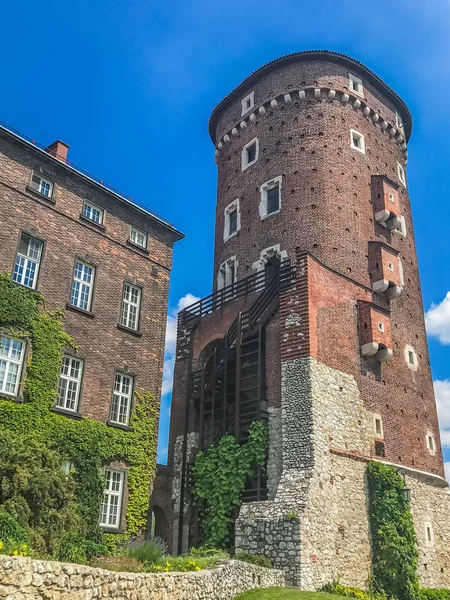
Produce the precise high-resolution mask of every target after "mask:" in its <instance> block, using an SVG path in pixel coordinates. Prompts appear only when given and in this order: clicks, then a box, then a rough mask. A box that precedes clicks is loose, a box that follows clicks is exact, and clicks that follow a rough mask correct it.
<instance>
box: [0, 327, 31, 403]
mask: <svg viewBox="0 0 450 600" xmlns="http://www.w3.org/2000/svg"><path fill="white" fill-rule="evenodd" d="M2 338H8V339H9V340H11V341H12V342H19V343H20V344H21V345H22V348H21V351H20V359H19V360H15V359H11V357H10V356H8V357H5V356H4V355H3V354H0V362H2V361H5V362H6V367H5V372H4V377H5V378H4V380H3V384H0V385H1V387H0V397H1V396H7V397H8V398H17V397H18V396H19V392H20V385H21V383H22V376H23V370H24V369H23V367H24V364H25V355H26V351H27V344H26V341H25V340H21V339H20V338H18V337H14V336H13V335H11V334H10V333H9V332H7V331H0V342H1V340H2ZM11 364H16V365H18V368H17V373H16V381H15V384H14V391H13V392H7V391H6V390H5V389H3V388H4V383H5V381H6V374H7V373H8V374H9V371H10V365H11ZM7 367H8V368H7Z"/></svg>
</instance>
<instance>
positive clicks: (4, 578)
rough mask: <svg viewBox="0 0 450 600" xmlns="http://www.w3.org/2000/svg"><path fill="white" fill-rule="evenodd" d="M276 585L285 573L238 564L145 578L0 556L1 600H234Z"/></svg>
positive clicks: (150, 575)
mask: <svg viewBox="0 0 450 600" xmlns="http://www.w3.org/2000/svg"><path fill="white" fill-rule="evenodd" d="M272 586H277V587H278V586H281V587H283V586H284V576H283V574H282V573H281V571H276V570H273V569H264V568H262V567H257V566H255V565H249V564H247V563H243V562H240V561H235V560H231V561H226V562H224V563H222V564H221V565H219V566H217V567H216V568H214V569H211V570H204V571H198V572H195V573H191V572H189V573H146V574H141V573H115V572H112V571H106V570H104V569H94V568H92V567H87V566H84V565H75V564H66V563H58V562H50V561H39V560H32V559H31V558H22V557H9V556H1V557H0V598H3V599H5V600H37V599H45V600H91V599H93V598H116V600H231V598H234V597H235V596H236V595H238V594H241V593H242V592H245V591H247V590H251V589H255V588H265V587H272Z"/></svg>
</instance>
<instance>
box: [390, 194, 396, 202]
mask: <svg viewBox="0 0 450 600" xmlns="http://www.w3.org/2000/svg"><path fill="white" fill-rule="evenodd" d="M389 200H390V201H391V202H395V194H393V193H392V192H389Z"/></svg>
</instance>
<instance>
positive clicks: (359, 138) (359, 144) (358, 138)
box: [350, 129, 366, 154]
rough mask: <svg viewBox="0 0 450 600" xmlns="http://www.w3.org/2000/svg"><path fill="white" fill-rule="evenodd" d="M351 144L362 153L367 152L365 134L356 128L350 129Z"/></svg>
mask: <svg viewBox="0 0 450 600" xmlns="http://www.w3.org/2000/svg"><path fill="white" fill-rule="evenodd" d="M350 145H351V147H352V148H353V149H355V150H358V151H359V152H361V153H362V154H365V153H366V145H365V143H364V136H363V134H362V133H359V131H356V130H355V129H350Z"/></svg>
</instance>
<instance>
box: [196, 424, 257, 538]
mask: <svg viewBox="0 0 450 600" xmlns="http://www.w3.org/2000/svg"><path fill="white" fill-rule="evenodd" d="M267 450H268V429H267V424H266V423H264V422H262V421H255V422H254V423H252V425H251V427H250V436H249V439H248V441H247V442H246V443H245V444H243V445H242V446H240V445H239V444H238V443H237V442H236V440H235V438H234V437H233V436H231V435H229V436H224V437H222V438H221V439H220V440H219V442H218V443H217V444H216V445H213V446H211V447H210V448H208V450H206V451H205V452H199V453H198V454H197V456H196V459H195V464H194V467H193V476H194V498H195V502H196V505H197V508H198V511H199V519H200V521H201V523H202V524H203V528H204V532H205V535H206V545H207V546H214V547H216V548H222V549H226V548H229V547H230V546H231V541H232V540H231V532H232V526H233V513H234V511H235V510H236V509H237V508H239V507H240V506H241V504H242V493H243V491H244V489H245V481H246V479H247V477H248V476H249V475H251V474H252V472H253V471H252V468H253V467H255V466H259V467H263V466H264V465H265V463H266V459H267Z"/></svg>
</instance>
